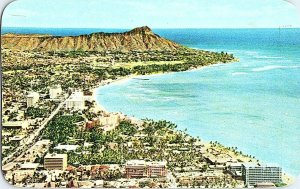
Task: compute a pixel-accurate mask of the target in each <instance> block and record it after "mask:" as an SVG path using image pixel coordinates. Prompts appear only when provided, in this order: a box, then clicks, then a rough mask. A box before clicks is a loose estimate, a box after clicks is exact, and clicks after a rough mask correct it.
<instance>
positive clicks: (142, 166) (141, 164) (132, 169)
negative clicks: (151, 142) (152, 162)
mask: <svg viewBox="0 0 300 189" xmlns="http://www.w3.org/2000/svg"><path fill="white" fill-rule="evenodd" d="M125 170H126V177H127V178H143V177H148V174H147V165H146V162H145V161H144V160H130V161H127V162H126V165H125Z"/></svg>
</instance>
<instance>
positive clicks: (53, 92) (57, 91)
mask: <svg viewBox="0 0 300 189" xmlns="http://www.w3.org/2000/svg"><path fill="white" fill-rule="evenodd" d="M61 93H62V89H61V85H55V86H52V87H51V88H50V89H49V95H50V98H51V99H55V98H57V97H58V96H59V95H61Z"/></svg>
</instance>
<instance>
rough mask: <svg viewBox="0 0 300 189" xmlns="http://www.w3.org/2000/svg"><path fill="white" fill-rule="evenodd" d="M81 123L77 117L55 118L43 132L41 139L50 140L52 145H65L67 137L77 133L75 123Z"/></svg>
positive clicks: (79, 117) (80, 119)
mask: <svg viewBox="0 0 300 189" xmlns="http://www.w3.org/2000/svg"><path fill="white" fill-rule="evenodd" d="M79 121H83V118H82V117H81V116H79V115H63V116H56V117H55V118H54V119H53V120H52V121H51V122H50V123H49V124H48V126H47V127H46V129H45V130H44V132H43V138H45V139H50V140H51V141H52V142H53V145H57V144H59V143H66V142H67V140H68V138H69V137H72V136H74V135H75V134H76V133H77V128H76V125H75V123H76V122H79Z"/></svg>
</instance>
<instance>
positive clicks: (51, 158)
mask: <svg viewBox="0 0 300 189" xmlns="http://www.w3.org/2000/svg"><path fill="white" fill-rule="evenodd" d="M67 159H68V155H67V154H47V155H46V156H45V158H44V168H45V169H47V170H65V169H66V168H67Z"/></svg>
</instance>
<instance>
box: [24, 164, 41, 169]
mask: <svg viewBox="0 0 300 189" xmlns="http://www.w3.org/2000/svg"><path fill="white" fill-rule="evenodd" d="M38 166H39V164H38V163H23V164H21V165H20V168H21V169H36V168H38Z"/></svg>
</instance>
